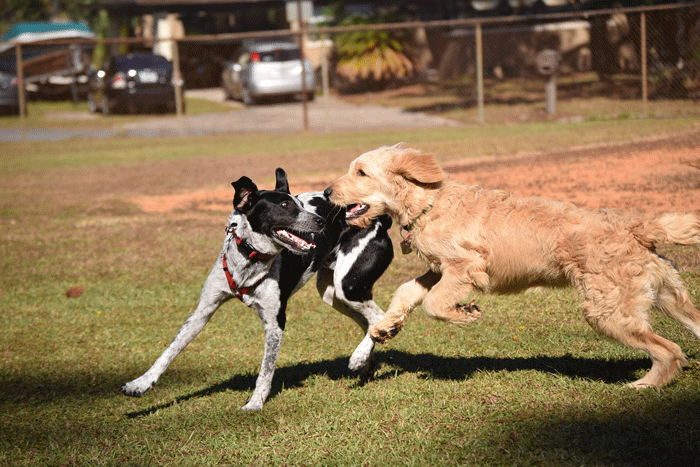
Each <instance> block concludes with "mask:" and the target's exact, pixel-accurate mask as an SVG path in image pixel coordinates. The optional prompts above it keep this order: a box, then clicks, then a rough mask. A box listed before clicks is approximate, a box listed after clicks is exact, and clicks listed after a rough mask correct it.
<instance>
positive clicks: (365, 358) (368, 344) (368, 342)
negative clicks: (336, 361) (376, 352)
mask: <svg viewBox="0 0 700 467" xmlns="http://www.w3.org/2000/svg"><path fill="white" fill-rule="evenodd" d="M373 349H374V342H373V341H372V339H371V338H369V337H367V336H365V338H364V339H362V342H360V345H358V346H357V348H356V349H355V351H354V352H353V353H352V355H351V356H350V361H349V362H348V369H349V370H350V371H352V372H353V373H358V372H360V371H363V369H364V368H365V367H367V365H368V364H369V363H370V361H371V360H372V350H373Z"/></svg>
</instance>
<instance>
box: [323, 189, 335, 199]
mask: <svg viewBox="0 0 700 467" xmlns="http://www.w3.org/2000/svg"><path fill="white" fill-rule="evenodd" d="M332 194H333V189H332V188H331V187H328V188H326V189H325V190H323V196H325V197H326V198H330V197H331V195H332Z"/></svg>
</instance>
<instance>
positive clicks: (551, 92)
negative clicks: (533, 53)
mask: <svg viewBox="0 0 700 467" xmlns="http://www.w3.org/2000/svg"><path fill="white" fill-rule="evenodd" d="M536 61H537V71H538V72H539V73H540V74H541V75H542V76H547V77H549V79H548V80H547V84H545V87H544V94H545V99H546V102H547V115H554V114H555V113H556V111H557V73H558V72H559V62H561V54H560V53H559V52H557V51H556V50H551V49H545V50H542V51H540V52H539V53H538V54H537V58H536Z"/></svg>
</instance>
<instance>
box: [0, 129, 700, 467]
mask: <svg viewBox="0 0 700 467" xmlns="http://www.w3.org/2000/svg"><path fill="white" fill-rule="evenodd" d="M697 126H698V121H697V120H694V119H692V118H667V119H664V120H656V119H640V120H626V119H622V120H613V121H596V120H591V121H584V122H578V123H537V124H523V125H517V126H498V125H493V126H483V127H477V128H450V129H440V130H430V131H427V130H426V131H411V132H401V131H394V132H386V131H384V132H376V133H347V134H291V135H260V134H258V135H219V136H215V137H202V138H186V139H184V138H163V139H154V140H139V139H126V138H113V139H105V140H71V141H65V142H61V143H59V144H57V143H42V142H35V143H3V153H4V155H3V157H2V158H1V159H0V226H1V227H2V229H1V230H0V236H1V237H0V238H1V241H0V262H1V267H0V284H1V286H0V305H1V306H2V309H3V310H4V311H3V315H4V316H5V317H6V322H5V324H4V326H3V329H2V331H0V352H1V353H0V359H1V361H2V365H0V433H1V435H0V465H8V466H10V465H11V466H30V465H31V466H35V465H90V466H92V465H121V466H131V465H133V466H147V465H169V466H170V465H174V466H177V465H182V466H190V465H324V466H325V465H343V466H345V465H367V466H374V465H416V466H419V465H420V466H425V465H494V466H496V465H497V466H500V465H633V466H647V465H648V466H657V465H684V466H686V465H697V464H698V462H700V436H699V435H698V434H699V433H700V406H699V403H700V395H699V393H698V386H699V385H700V365H698V361H697V357H698V352H697V349H698V342H697V341H696V340H695V339H694V338H693V337H692V336H691V335H690V334H689V333H688V332H686V331H685V330H683V329H681V327H680V326H678V325H677V324H676V323H675V322H670V321H668V320H666V319H665V318H663V317H661V316H659V315H658V314H654V315H653V316H654V320H653V322H654V326H655V329H657V330H658V331H659V333H660V334H662V335H664V336H665V337H667V338H669V339H671V340H673V341H675V342H677V343H678V344H679V345H680V346H681V347H682V348H683V350H684V351H685V352H686V353H687V354H688V355H689V357H690V365H689V367H687V368H686V369H685V371H683V373H682V374H681V375H680V376H679V378H678V379H677V381H676V382H675V383H674V384H672V385H671V386H669V387H666V388H664V389H661V390H646V391H632V390H629V389H627V388H625V387H624V383H625V382H628V381H630V380H632V379H635V378H637V377H639V376H641V375H642V374H643V373H644V372H645V371H646V370H647V369H648V368H649V366H650V362H649V360H648V359H646V358H645V356H644V355H641V354H638V353H635V352H633V351H631V350H628V349H626V348H624V347H622V346H620V345H618V344H616V343H613V342H610V341H608V340H605V339H602V338H600V337H598V336H597V335H595V333H594V332H593V331H592V330H591V329H590V328H589V327H588V326H587V324H586V323H585V321H584V320H583V318H582V316H581V312H580V310H579V309H578V305H577V300H576V297H575V296H574V294H573V293H572V291H571V290H567V289H564V290H554V291H551V292H550V291H547V292H544V293H540V294H521V295H512V296H479V297H476V299H477V301H478V303H479V304H480V305H481V306H482V308H483V309H484V310H487V311H486V313H485V316H484V318H482V319H481V320H480V321H478V322H477V323H475V324H474V325H472V326H470V327H467V328H465V329H459V328H456V327H454V326H450V325H446V324H444V323H439V322H435V321H431V320H429V319H428V318H426V317H425V316H424V315H423V314H422V313H421V312H416V313H414V314H413V315H412V317H411V319H410V321H409V323H408V325H407V327H406V328H405V330H404V331H403V332H402V333H401V334H400V335H399V336H397V338H396V339H394V340H392V341H391V342H390V343H389V344H388V345H386V346H383V347H381V348H380V349H379V350H378V352H377V353H376V358H377V371H376V373H375V379H373V380H372V381H369V382H366V383H362V382H361V381H360V380H359V379H357V378H356V377H354V376H352V375H350V374H349V373H348V372H347V370H346V366H347V363H348V358H349V355H350V354H351V352H352V350H353V349H354V347H355V346H356V345H357V344H358V343H359V341H360V339H361V335H360V332H359V330H358V329H357V328H356V327H355V326H354V324H352V323H351V322H350V320H348V319H346V318H344V317H342V316H341V315H339V314H338V313H336V312H335V311H333V310H331V309H330V308H329V307H327V306H326V305H324V304H322V303H321V301H320V300H319V299H318V298H317V295H316V290H315V287H314V286H313V284H309V285H308V286H307V287H305V288H304V289H302V290H301V291H300V292H299V293H298V294H297V295H295V296H294V297H293V299H292V301H291V303H290V305H289V310H288V324H287V330H286V332H285V337H284V339H285V341H284V344H283V347H282V353H281V355H280V359H279V363H278V369H277V372H276V374H275V380H274V384H273V391H272V394H271V397H270V399H269V401H268V402H267V404H266V405H265V409H264V410H263V411H262V412H259V413H243V412H241V411H240V410H239V407H241V406H243V405H244V404H245V403H246V401H247V399H248V397H249V396H250V395H251V393H252V388H253V385H254V382H255V377H256V375H257V370H258V367H259V364H260V361H261V358H262V343H263V335H262V327H261V325H260V324H259V321H258V320H257V318H256V317H255V315H254V313H253V312H252V311H251V310H249V309H247V308H245V306H243V305H242V304H241V303H239V302H237V301H235V300H232V301H230V302H228V303H227V304H225V305H224V306H223V307H222V309H221V310H219V312H218V313H217V314H216V315H215V316H214V318H213V319H212V321H211V322H210V324H209V326H207V327H206V328H205V330H204V331H203V332H202V334H201V335H200V336H199V337H198V338H197V339H195V341H194V342H193V343H192V344H191V345H190V346H189V347H188V348H187V349H186V350H185V351H184V352H183V353H182V354H181V355H180V356H179V357H178V358H177V359H176V360H175V362H174V363H173V364H172V365H171V367H170V369H169V370H168V371H167V372H166V373H165V374H164V375H163V377H162V378H161V380H160V381H159V383H158V385H157V386H156V387H155V388H154V389H153V390H151V391H150V392H148V393H146V395H144V397H142V398H140V399H131V398H127V397H125V396H122V395H120V394H119V392H118V389H119V387H120V386H121V385H122V384H123V383H124V382H126V381H128V380H130V379H132V378H134V377H136V376H138V375H140V374H141V373H142V372H143V371H145V370H146V369H147V368H148V367H149V366H150V364H151V363H152V362H153V360H154V359H155V358H156V357H157V356H158V355H159V354H160V352H161V351H162V350H163V349H164V348H165V346H166V345H167V344H168V343H169V342H170V340H171V339H172V337H173V336H174V335H175V333H176V331H177V330H178V329H179V327H180V325H181V324H182V322H183V321H184V320H185V318H186V317H187V316H188V315H189V314H190V312H191V311H192V310H193V309H194V307H195V306H196V302H197V298H198V296H199V292H200V290H201V286H202V283H203V280H204V279H205V278H206V276H207V274H208V272H209V270H210V268H211V266H212V264H213V262H214V260H215V259H216V256H217V254H218V252H219V249H220V247H221V241H222V239H223V234H224V232H223V225H224V222H225V219H226V213H223V212H215V211H207V210H203V209H200V210H180V211H175V212H171V213H166V214H158V213H146V212H142V211H141V210H140V209H139V208H138V207H137V206H136V205H135V204H133V203H132V202H131V201H130V199H131V197H133V196H138V195H157V194H167V193H180V192H186V191H188V190H196V189H200V188H210V187H214V186H224V187H225V186H227V185H228V183H229V182H230V181H231V180H235V179H236V178H238V177H239V176H240V175H243V174H246V175H250V176H252V178H253V179H254V180H256V181H264V182H265V183H269V182H270V180H272V178H273V171H274V168H275V167H277V166H278V165H281V166H283V167H285V168H287V169H288V172H289V175H290V180H291V181H292V182H294V180H295V179H301V178H303V177H308V176H312V175H313V176H317V175H319V174H321V175H323V174H331V175H328V176H332V174H336V173H339V172H342V171H344V170H345V169H346V168H347V164H348V162H349V161H350V160H351V159H352V158H354V157H355V156H356V155H357V154H359V152H360V151H363V150H367V149H372V148H374V147H376V146H378V145H380V144H389V143H394V142H396V141H406V142H408V143H412V144H415V145H417V146H419V147H421V148H422V149H424V150H430V151H435V152H436V153H437V154H440V155H441V158H442V161H443V162H448V161H450V160H455V159H459V158H469V157H478V156H484V155H492V156H502V157H509V156H511V155H513V154H516V153H529V152H535V151H541V150H547V149H552V148H566V147H570V146H580V145H590V144H598V143H603V142H611V141H627V140H631V139H638V138H643V137H649V136H653V135H660V134H668V133H673V132H676V131H683V130H689V129H697ZM393 235H396V233H395V232H393ZM395 238H396V237H395ZM395 243H396V245H397V254H396V260H395V261H394V263H393V264H392V266H391V267H390V269H389V271H388V272H387V274H385V276H384V277H382V278H381V280H380V281H379V282H378V285H377V287H376V290H375V294H376V300H377V302H378V303H379V304H380V306H382V307H384V308H386V306H387V305H388V303H389V301H390V299H391V295H392V293H393V292H394V290H395V289H396V287H397V286H398V285H399V284H400V283H402V282H403V281H405V280H406V279H408V278H410V277H412V276H414V275H415V274H416V273H418V272H421V271H422V270H423V267H422V266H421V265H420V264H419V263H418V262H417V260H416V259H415V257H413V256H402V255H401V254H400V252H399V251H398V242H395ZM669 254H670V255H671V256H672V257H673V259H674V260H676V261H677V262H678V263H679V264H695V265H696V264H697V258H698V255H700V251H699V250H698V249H697V248H686V249H682V250H681V249H674V250H671V251H670V252H669ZM682 270H683V277H684V279H685V280H686V281H687V284H688V287H689V290H690V291H691V294H692V298H693V300H694V302H695V303H696V304H698V303H700V272H699V271H698V270H697V269H693V268H690V267H684V268H683V269H682ZM75 286H80V287H84V289H85V292H84V294H83V295H82V296H80V297H79V298H67V297H66V291H67V290H68V289H69V288H71V287H75Z"/></svg>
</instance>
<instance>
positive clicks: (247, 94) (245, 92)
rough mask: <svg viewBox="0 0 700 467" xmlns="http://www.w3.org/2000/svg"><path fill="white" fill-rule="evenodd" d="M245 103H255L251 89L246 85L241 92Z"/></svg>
mask: <svg viewBox="0 0 700 467" xmlns="http://www.w3.org/2000/svg"><path fill="white" fill-rule="evenodd" d="M241 94H242V95H243V96H242V99H243V103H244V104H245V105H255V98H254V97H253V96H252V94H250V90H249V89H248V88H246V87H244V88H243V91H242V92H241Z"/></svg>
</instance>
